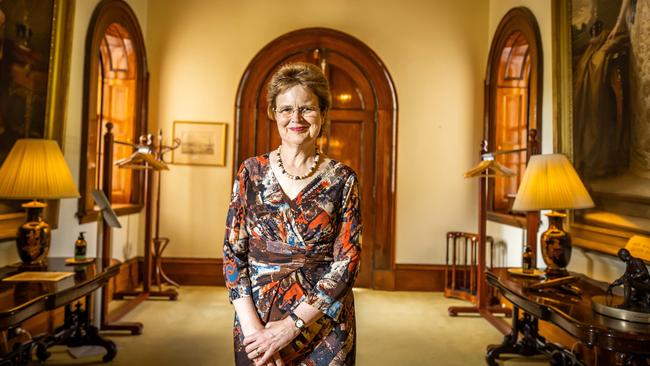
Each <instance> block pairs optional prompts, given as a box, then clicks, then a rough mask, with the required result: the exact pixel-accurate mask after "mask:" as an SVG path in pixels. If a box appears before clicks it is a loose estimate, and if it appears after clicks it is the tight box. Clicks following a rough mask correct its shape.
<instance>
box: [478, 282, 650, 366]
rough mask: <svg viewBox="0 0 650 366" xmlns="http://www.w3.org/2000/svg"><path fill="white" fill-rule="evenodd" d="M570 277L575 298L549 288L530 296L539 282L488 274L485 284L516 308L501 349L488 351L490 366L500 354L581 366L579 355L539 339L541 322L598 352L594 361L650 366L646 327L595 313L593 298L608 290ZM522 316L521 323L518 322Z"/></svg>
mask: <svg viewBox="0 0 650 366" xmlns="http://www.w3.org/2000/svg"><path fill="white" fill-rule="evenodd" d="M572 275H575V276H578V278H579V279H578V281H576V282H574V283H572V285H573V286H575V287H577V288H579V289H580V290H581V291H582V293H581V294H580V295H579V296H576V295H572V294H570V293H568V292H565V291H561V290H558V289H553V288H551V289H544V290H542V291H533V290H529V289H528V286H529V285H530V284H532V283H536V282H539V279H534V278H533V279H531V278H527V277H520V276H515V275H511V274H510V273H508V272H507V270H506V269H497V270H493V271H490V272H488V273H487V281H488V283H489V284H490V285H492V286H494V287H496V288H498V289H499V290H500V291H501V293H502V294H503V296H504V297H505V298H506V299H508V300H509V301H510V302H512V304H513V307H514V309H513V310H514V311H513V317H512V331H511V333H510V334H508V335H506V336H505V338H504V341H503V343H502V344H500V345H491V346H488V351H487V355H486V360H487V363H488V364H489V365H497V363H496V358H498V357H499V355H501V354H503V353H514V354H521V355H524V356H532V355H536V354H545V355H547V356H548V357H549V359H550V360H551V361H550V362H551V365H584V364H585V363H584V361H583V360H582V359H581V358H580V357H579V355H576V354H574V353H572V352H571V351H570V350H567V349H565V348H563V347H561V346H558V345H556V344H554V343H551V342H547V341H546V340H545V339H544V338H543V337H542V336H540V335H539V333H538V321H539V320H544V321H547V322H549V323H552V324H554V325H556V326H558V327H559V328H561V329H562V330H564V331H565V332H567V333H569V334H570V335H571V336H573V337H575V338H576V339H577V340H579V341H580V342H582V343H583V344H584V345H586V346H587V347H588V348H590V349H593V348H594V347H596V348H597V349H598V350H599V351H600V355H599V357H598V359H601V358H607V359H608V363H607V364H615V365H626V366H627V365H647V364H648V363H647V361H646V360H647V359H648V358H649V357H650V325H648V324H642V323H632V322H627V321H623V320H617V319H613V318H609V317H606V316H603V315H600V314H598V313H596V312H594V311H593V310H592V307H591V298H592V297H593V296H598V295H605V294H606V290H607V285H608V284H607V283H605V282H600V281H596V280H593V279H591V278H589V277H587V276H584V275H581V274H576V273H572ZM520 311H522V312H523V315H522V317H519V312H520ZM519 335H521V337H520V336H519ZM599 364H601V363H599Z"/></svg>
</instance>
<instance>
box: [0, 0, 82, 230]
mask: <svg viewBox="0 0 650 366" xmlns="http://www.w3.org/2000/svg"><path fill="white" fill-rule="evenodd" d="M74 8H75V1H74V0H71V1H68V0H24V1H19V0H4V1H2V3H0V10H2V12H3V13H4V16H5V23H4V32H3V35H2V37H1V39H0V46H1V47H2V48H1V49H2V53H1V55H2V57H1V58H0V63H2V64H3V65H4V66H6V68H3V69H4V70H9V71H10V72H8V73H7V74H5V77H4V79H3V80H2V81H1V82H0V98H1V99H0V100H2V101H3V102H4V103H5V106H4V107H3V106H1V105H0V118H2V121H3V122H2V126H1V128H0V130H1V132H2V133H0V145H2V146H3V147H4V148H2V149H0V164H2V162H3V161H4V159H5V158H6V157H7V154H8V153H9V150H10V149H11V147H12V146H13V144H14V142H15V141H16V140H17V139H19V138H27V137H29V138H46V139H53V140H56V141H57V142H58V144H59V146H60V147H61V149H63V148H64V146H63V137H64V130H65V128H64V122H65V118H66V113H65V112H66V111H65V108H66V104H67V91H68V81H69V70H70V51H71V44H72V43H71V42H72V36H71V34H72V27H73V25H74ZM0 28H2V26H0ZM8 105H11V106H12V107H11V108H6V107H7V106H8ZM1 203H2V207H3V208H4V209H2V210H0V241H3V240H10V239H12V238H14V237H15V235H16V230H17V228H18V226H19V225H20V224H21V223H22V222H23V221H24V220H25V219H24V218H25V212H24V210H23V209H22V208H20V202H18V201H7V200H4V201H2V202H1ZM58 203H59V202H58V201H57V200H54V201H48V202H47V204H48V207H47V208H46V210H45V216H46V217H45V220H46V221H47V222H48V223H49V224H50V226H51V227H52V228H56V227H57V221H58V211H59V210H58V208H59V204H58Z"/></svg>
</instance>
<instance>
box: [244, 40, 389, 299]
mask: <svg viewBox="0 0 650 366" xmlns="http://www.w3.org/2000/svg"><path fill="white" fill-rule="evenodd" d="M291 61H305V62H312V63H315V64H317V65H319V66H321V68H323V69H324V70H325V73H326V75H327V77H328V79H329V81H330V85H331V89H332V109H331V111H330V113H329V116H330V121H331V124H330V128H329V129H328V131H325V133H324V134H323V137H322V138H321V139H320V140H319V144H320V147H321V149H322V150H323V151H324V152H325V153H326V154H327V155H329V156H331V157H333V158H334V159H337V160H339V161H342V162H343V163H345V164H347V165H349V166H350V167H352V168H353V169H354V170H355V171H356V172H357V174H358V175H359V180H360V185H361V191H362V192H361V197H362V205H363V207H362V210H363V213H362V214H363V225H364V230H363V250H362V258H361V272H360V274H359V278H358V279H357V285H358V286H363V287H372V288H392V287H393V280H392V279H393V276H392V267H393V262H394V252H395V250H394V241H395V239H394V226H395V225H394V221H395V220H394V211H395V154H396V137H397V136H396V131H397V96H396V95H395V88H394V86H393V81H392V79H391V77H390V74H389V73H388V70H387V69H386V67H385V66H384V64H383V63H382V62H381V60H380V59H379V57H378V56H377V55H376V54H375V53H374V52H373V51H372V50H371V49H370V48H369V47H368V46H366V45H365V44H364V43H363V42H361V41H359V40H358V39H356V38H354V37H352V36H350V35H347V34H345V33H342V32H339V31H335V30H332V29H325V28H308V29H301V30H297V31H294V32H291V33H288V34H285V35H283V36H281V37H279V38H277V39H275V40H273V41H271V43H269V44H268V45H266V46H265V47H264V48H263V49H262V50H261V51H260V52H259V53H258V54H257V55H256V56H255V57H254V58H253V60H252V61H251V63H250V64H249V65H248V67H247V68H246V71H245V72H244V75H243V76H242V79H241V81H240V84H239V90H238V92H237V101H236V116H235V146H234V149H235V153H234V164H233V169H234V170H235V171H236V169H237V168H238V167H239V165H240V164H241V162H242V161H244V160H245V159H246V158H248V157H250V156H255V155H259V154H263V153H265V152H268V151H271V150H272V149H275V148H276V147H277V146H278V145H279V144H280V138H279V136H278V133H277V130H276V128H275V124H274V123H273V121H271V120H269V119H268V117H267V115H266V85H267V83H268V80H269V78H270V77H271V75H272V74H273V72H274V71H275V70H276V69H277V68H278V67H279V66H280V65H282V64H284V63H287V62H291Z"/></svg>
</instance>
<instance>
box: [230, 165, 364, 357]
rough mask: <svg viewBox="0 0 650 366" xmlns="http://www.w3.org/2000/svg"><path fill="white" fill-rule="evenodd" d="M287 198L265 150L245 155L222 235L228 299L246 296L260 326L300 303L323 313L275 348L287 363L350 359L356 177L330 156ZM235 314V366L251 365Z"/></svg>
mask: <svg viewBox="0 0 650 366" xmlns="http://www.w3.org/2000/svg"><path fill="white" fill-rule="evenodd" d="M326 164H327V166H325V167H324V169H322V170H321V173H320V174H319V175H318V176H316V177H314V179H313V180H312V181H311V182H309V183H308V184H307V186H306V187H305V188H303V190H302V191H300V193H298V195H297V196H296V197H295V198H294V199H290V198H289V197H288V196H287V195H286V194H285V193H284V191H283V190H282V188H281V186H280V183H279V182H278V180H277V178H276V177H275V174H274V173H273V171H272V169H271V164H270V159H269V155H268V154H265V155H262V156H257V157H254V158H249V159H247V160H246V161H245V162H244V163H243V164H242V165H241V167H240V168H239V171H238V173H237V176H236V179H235V183H234V187H233V193H232V199H231V202H230V207H229V209H228V217H227V222H226V234H225V240H224V249H223V250H224V256H223V258H224V277H225V281H226V287H227V288H228V290H229V297H230V301H231V302H232V300H235V299H238V298H241V297H245V296H251V297H252V300H253V304H254V305H255V307H256V309H257V313H258V316H259V317H260V319H261V320H262V323H263V324H266V323H267V322H269V321H277V320H280V319H283V318H285V317H286V316H288V315H289V313H291V311H292V310H293V309H294V308H295V307H297V306H298V304H300V303H301V302H307V303H308V304H310V305H312V306H314V307H316V308H318V309H319V310H320V311H322V312H323V313H324V314H325V315H324V316H322V317H321V318H320V319H319V320H318V321H316V322H314V323H313V324H311V325H310V326H309V328H307V329H306V330H304V331H303V332H302V333H301V334H300V335H299V336H298V337H297V338H296V339H295V340H294V341H293V342H292V343H291V344H289V345H288V346H287V347H285V348H284V349H282V350H281V351H280V354H281V355H282V358H283V360H284V361H285V363H287V364H288V365H319V366H320V365H353V364H354V362H355V338H356V331H355V315H354V298H353V295H352V286H353V284H354V280H355V278H356V276H357V272H358V269H359V260H360V251H361V243H360V242H361V211H360V208H361V204H360V200H359V186H358V181H357V176H356V174H355V173H354V171H353V170H352V169H350V168H349V167H347V166H345V165H344V164H342V163H340V162H337V161H335V160H330V161H329V162H327V163H326ZM243 339H244V338H243V334H242V332H241V327H240V325H239V321H238V319H237V317H236V316H235V325H234V343H235V361H236V364H237V365H252V364H253V363H252V361H250V360H249V359H248V357H247V356H246V352H245V350H244V346H243V345H242V343H243Z"/></svg>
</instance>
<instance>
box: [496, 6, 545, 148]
mask: <svg viewBox="0 0 650 366" xmlns="http://www.w3.org/2000/svg"><path fill="white" fill-rule="evenodd" d="M516 31H519V32H521V33H522V34H523V35H524V36H525V37H526V39H527V40H528V41H529V42H530V47H529V50H530V56H529V57H530V59H531V68H530V80H529V82H528V85H529V88H530V97H529V101H531V100H532V99H533V98H535V103H534V104H535V105H534V108H529V110H528V111H529V118H528V120H529V121H530V113H533V114H534V119H535V121H536V122H537V133H538V136H540V137H541V127H542V126H541V122H542V89H543V85H542V76H543V70H542V69H543V67H542V66H543V65H544V60H543V55H542V40H541V36H540V33H539V26H538V25H537V20H536V19H535V16H534V15H533V13H532V12H531V11H530V9H528V8H525V7H517V8H513V9H511V10H510V11H508V13H507V14H506V15H505V16H504V17H503V19H501V22H500V23H499V26H498V27H497V30H496V31H495V32H494V38H493V39H492V44H491V45H490V53H489V56H488V64H487V70H486V73H485V96H486V100H485V102H486V103H485V110H484V111H485V116H484V117H485V121H486V123H485V124H484V130H483V136H484V138H485V139H487V141H488V150H490V151H491V150H492V148H493V146H490V145H489V143H492V142H494V136H493V135H494V134H493V131H494V123H495V118H496V111H495V105H496V103H495V102H496V83H497V80H498V72H499V58H500V56H501V51H502V50H503V47H504V46H505V44H506V42H507V41H508V38H509V37H510V35H511V34H512V33H513V32H516ZM538 141H539V140H538Z"/></svg>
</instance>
